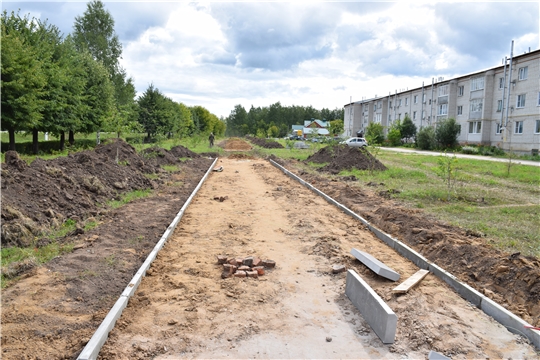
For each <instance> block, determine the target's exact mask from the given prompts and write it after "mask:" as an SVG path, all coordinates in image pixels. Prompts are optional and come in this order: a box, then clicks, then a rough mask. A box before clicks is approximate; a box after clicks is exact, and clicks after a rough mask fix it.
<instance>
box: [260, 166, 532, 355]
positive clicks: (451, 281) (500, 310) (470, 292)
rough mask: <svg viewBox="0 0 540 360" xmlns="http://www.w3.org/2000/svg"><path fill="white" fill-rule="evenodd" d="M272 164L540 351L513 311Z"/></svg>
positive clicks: (282, 168)
mask: <svg viewBox="0 0 540 360" xmlns="http://www.w3.org/2000/svg"><path fill="white" fill-rule="evenodd" d="M269 161H270V163H271V164H272V165H274V166H275V167H276V168H278V169H279V170H281V171H282V172H283V173H285V174H286V175H287V176H289V177H291V178H293V179H295V180H297V181H298V182H300V183H301V184H302V185H304V186H306V187H308V188H310V189H312V190H313V191H314V192H316V193H317V194H319V195H320V196H322V197H323V198H324V199H326V201H328V202H329V203H331V204H334V205H336V206H337V207H338V208H339V209H340V210H342V211H344V212H345V213H346V214H349V215H351V216H352V217H354V218H356V219H358V220H359V221H361V222H362V223H364V224H365V225H366V226H367V227H368V229H369V230H370V231H371V232H373V233H374V234H375V236H377V238H379V239H380V240H381V241H383V242H384V243H386V244H387V245H388V246H390V247H391V248H393V249H394V250H396V251H397V252H398V253H399V254H401V255H403V256H404V257H405V258H407V259H409V260H410V261H412V262H413V263H414V264H416V265H417V266H418V267H420V268H423V269H426V270H429V271H430V272H431V273H433V274H434V275H435V276H437V277H438V278H440V279H441V280H443V281H444V282H446V283H447V284H448V285H450V286H451V287H452V288H453V289H454V290H456V292H457V293H458V294H459V295H461V296H462V297H463V298H464V299H465V300H467V301H469V302H471V303H472V304H474V305H475V306H477V307H478V308H480V309H481V310H482V311H484V313H486V314H487V315H489V316H491V317H493V318H494V319H495V320H496V321H498V322H499V323H500V324H501V325H503V326H505V327H506V328H507V329H508V330H509V331H511V332H514V333H518V334H521V335H523V336H526V337H527V338H528V339H529V341H530V342H531V343H532V344H533V345H534V346H536V348H537V349H540V332H539V331H537V330H533V329H527V328H525V327H524V326H525V325H527V326H530V324H528V323H527V322H526V321H524V320H523V319H521V318H520V317H518V316H517V315H515V314H513V313H511V312H510V311H508V310H506V309H505V308H504V307H502V306H501V305H499V304H497V303H496V302H494V301H493V300H491V299H489V298H487V297H486V296H484V295H483V294H481V293H480V292H478V291H477V290H475V289H473V288H472V287H471V286H469V285H467V284H465V283H462V282H460V281H459V280H458V279H457V278H456V277H455V276H454V275H452V274H450V273H449V272H447V271H445V270H444V269H442V268H441V267H439V266H437V265H435V264H433V263H430V262H429V260H427V259H426V258H424V257H423V256H422V255H420V254H419V253H417V252H416V251H414V250H413V249H411V248H409V247H408V246H407V245H405V244H403V243H402V242H400V241H399V240H396V239H394V238H392V237H391V236H390V235H389V234H386V233H385V232H383V231H381V230H379V229H378V228H376V227H375V226H373V225H371V224H370V223H369V222H368V221H367V220H365V219H364V218H362V217H361V216H360V215H358V214H355V213H354V212H353V211H352V210H350V209H349V208H347V207H345V206H343V205H342V204H340V203H338V202H337V201H336V200H334V199H332V198H331V197H329V196H328V195H326V194H325V193H323V192H322V191H320V190H318V189H316V188H314V187H313V186H312V185H311V184H308V183H306V181H304V180H302V179H301V178H300V177H298V176H296V175H294V174H293V173H291V172H290V171H289V170H287V169H285V168H284V167H283V166H281V165H279V164H278V163H276V162H275V161H273V160H269Z"/></svg>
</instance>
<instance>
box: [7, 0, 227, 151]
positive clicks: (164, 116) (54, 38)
mask: <svg viewBox="0 0 540 360" xmlns="http://www.w3.org/2000/svg"><path fill="white" fill-rule="evenodd" d="M73 29H74V30H73V33H72V34H70V35H68V36H66V37H64V36H63V35H62V34H61V33H60V31H59V29H58V28H57V27H56V26H54V25H51V24H47V22H43V21H41V20H39V19H35V18H30V17H29V16H28V15H27V16H20V15H19V14H15V13H14V12H12V13H11V14H7V12H6V11H5V10H4V11H3V13H2V18H1V37H2V48H1V74H2V75H1V86H2V123H1V128H2V130H3V131H7V132H8V133H9V143H10V144H9V148H10V149H12V150H14V149H15V133H18V132H26V133H28V132H30V133H32V134H33V152H34V153H37V152H38V132H47V133H50V134H52V135H54V136H56V137H58V138H59V139H60V148H61V149H63V148H64V145H65V140H66V139H65V135H66V133H67V134H68V141H69V143H70V144H73V143H74V134H75V133H79V132H80V133H86V134H88V133H92V132H97V134H98V139H97V141H98V142H99V131H109V132H116V133H117V134H118V136H120V134H121V133H122V132H126V131H137V132H142V131H144V132H145V133H146V134H147V136H148V137H150V138H151V137H154V136H156V135H158V134H163V135H169V136H171V135H172V134H178V135H180V136H183V135H189V134H191V133H193V132H199V131H203V132H210V131H214V132H216V133H217V134H223V133H224V131H225V124H224V123H223V122H222V121H220V120H219V119H218V118H217V117H216V116H215V115H213V114H211V113H210V112H209V111H208V110H206V109H204V108H203V107H200V106H195V107H192V108H189V107H186V106H185V105H184V104H181V103H176V102H174V101H173V100H171V99H170V98H167V97H166V96H165V95H163V94H162V93H161V92H160V91H159V90H158V89H157V88H155V87H154V86H153V85H150V86H149V87H148V89H147V90H146V92H145V93H144V94H143V95H142V96H141V97H140V98H139V99H136V90H135V86H134V81H133V78H130V77H128V76H127V74H126V70H125V69H124V68H122V67H121V65H120V63H119V59H120V58H121V55H122V45H121V43H120V41H119V39H118V36H117V35H116V33H115V31H114V20H113V18H112V16H111V15H110V13H109V12H108V11H107V10H106V9H105V8H104V5H103V3H102V2H101V1H98V0H93V1H91V2H89V3H88V4H87V9H86V11H85V12H84V14H83V16H77V17H76V18H75V23H74V26H73Z"/></svg>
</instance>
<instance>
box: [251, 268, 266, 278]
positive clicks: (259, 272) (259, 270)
mask: <svg viewBox="0 0 540 360" xmlns="http://www.w3.org/2000/svg"><path fill="white" fill-rule="evenodd" d="M253 270H256V271H257V274H259V276H261V275H264V266H255V267H253Z"/></svg>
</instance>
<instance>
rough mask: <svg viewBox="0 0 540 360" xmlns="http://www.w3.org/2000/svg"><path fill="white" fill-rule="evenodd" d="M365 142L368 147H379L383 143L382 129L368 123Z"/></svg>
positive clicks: (378, 125) (379, 126)
mask: <svg viewBox="0 0 540 360" xmlns="http://www.w3.org/2000/svg"><path fill="white" fill-rule="evenodd" d="M366 140H367V142H368V144H370V145H380V144H382V143H383V142H384V128H383V126H382V125H381V124H378V123H373V122H372V123H370V124H369V125H368V127H367V128H366Z"/></svg>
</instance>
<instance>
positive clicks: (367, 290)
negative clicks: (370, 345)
mask: <svg viewBox="0 0 540 360" xmlns="http://www.w3.org/2000/svg"><path fill="white" fill-rule="evenodd" d="M345 295H347V297H348V298H349V299H350V300H351V302H352V303H353V305H354V306H355V307H356V308H357V309H358V311H360V313H361V314H362V316H363V317H364V319H366V321H367V322H368V324H369V326H371V328H372V329H373V331H374V332H375V334H377V336H378V337H379V338H380V339H381V341H382V342H383V343H384V344H393V343H394V339H395V337H396V328H397V316H396V314H395V313H394V312H393V311H392V309H390V307H389V306H388V305H387V304H386V303H385V302H384V301H383V299H381V297H380V296H379V295H377V293H376V292H375V291H374V290H373V289H372V288H371V286H369V285H368V283H366V282H365V281H364V280H363V279H362V278H361V277H360V276H359V275H358V274H357V273H356V272H355V271H353V270H349V271H348V272H347V284H346V286H345Z"/></svg>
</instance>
